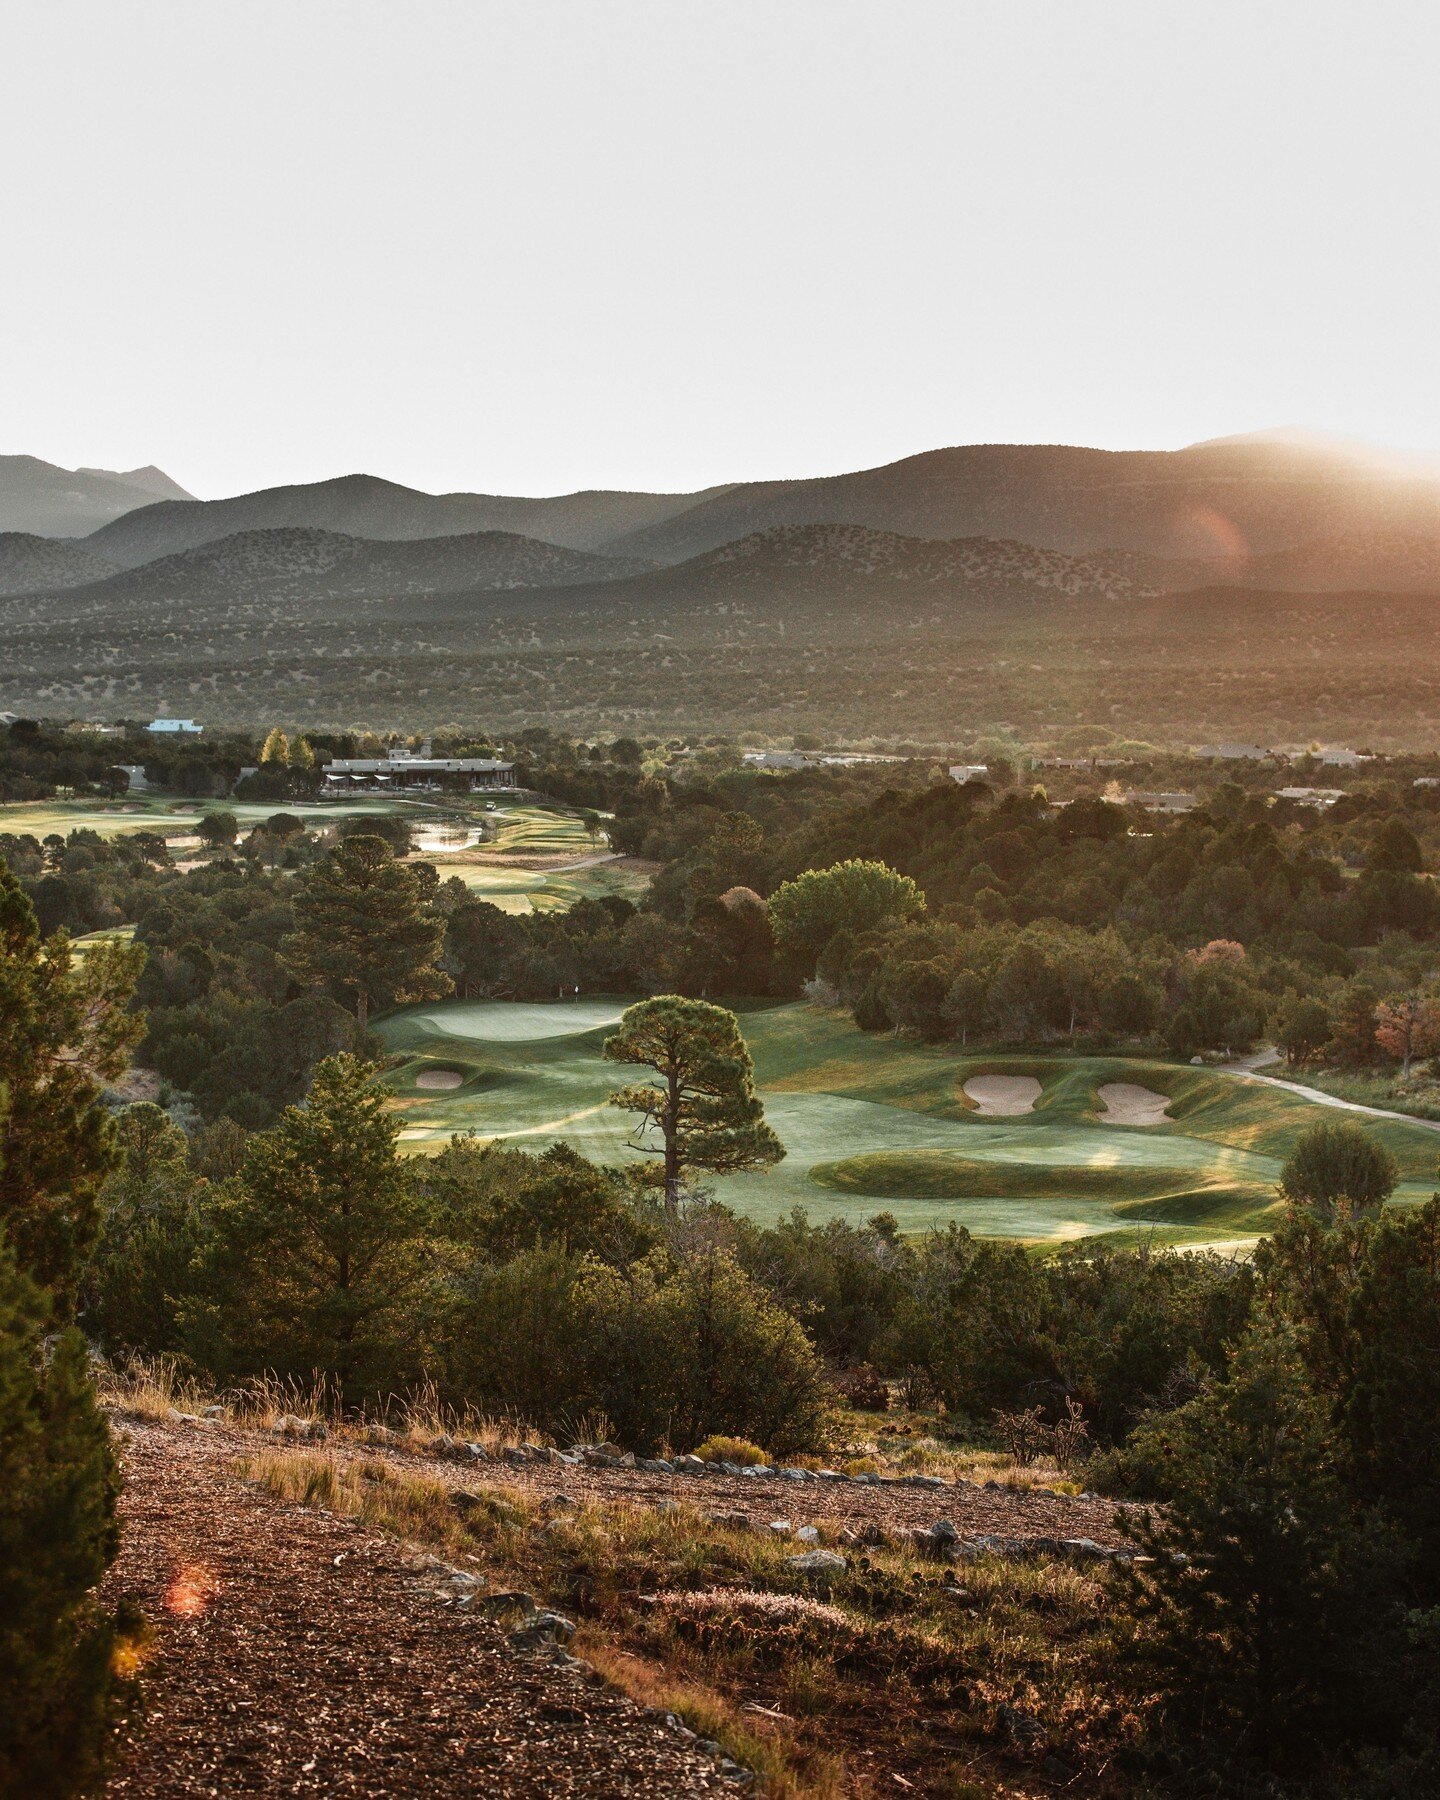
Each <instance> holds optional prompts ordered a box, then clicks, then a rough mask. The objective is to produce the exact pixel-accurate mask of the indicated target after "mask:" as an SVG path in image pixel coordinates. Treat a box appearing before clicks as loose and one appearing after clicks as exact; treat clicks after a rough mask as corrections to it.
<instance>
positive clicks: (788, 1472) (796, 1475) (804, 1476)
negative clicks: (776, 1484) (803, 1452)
mask: <svg viewBox="0 0 1440 1800" xmlns="http://www.w3.org/2000/svg"><path fill="white" fill-rule="evenodd" d="M777 1473H778V1474H779V1476H780V1479H781V1480H782V1481H808V1480H809V1479H810V1471H809V1470H808V1469H780V1470H778V1471H777Z"/></svg>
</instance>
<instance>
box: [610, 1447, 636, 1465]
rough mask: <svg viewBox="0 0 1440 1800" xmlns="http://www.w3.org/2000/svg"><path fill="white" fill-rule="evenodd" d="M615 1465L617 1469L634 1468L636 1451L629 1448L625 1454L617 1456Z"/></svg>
mask: <svg viewBox="0 0 1440 1800" xmlns="http://www.w3.org/2000/svg"><path fill="white" fill-rule="evenodd" d="M615 1467H616V1468H617V1469H633V1468H634V1467H635V1452H634V1451H633V1450H627V1451H625V1452H624V1454H623V1455H621V1456H618V1457H616V1459H615Z"/></svg>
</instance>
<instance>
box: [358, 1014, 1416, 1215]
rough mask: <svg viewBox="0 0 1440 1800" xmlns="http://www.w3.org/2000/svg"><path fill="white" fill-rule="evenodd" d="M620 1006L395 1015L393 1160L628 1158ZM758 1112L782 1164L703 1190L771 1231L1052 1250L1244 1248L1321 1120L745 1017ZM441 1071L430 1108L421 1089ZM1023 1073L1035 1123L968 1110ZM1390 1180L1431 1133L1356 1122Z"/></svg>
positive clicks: (1141, 1083) (1253, 1090)
mask: <svg viewBox="0 0 1440 1800" xmlns="http://www.w3.org/2000/svg"><path fill="white" fill-rule="evenodd" d="M625 1004H626V1002H625V1001H624V1000H623V999H618V998H617V999H610V998H608V997H600V998H597V997H595V996H589V997H587V998H586V999H584V1000H582V1001H579V1002H563V1003H558V1004H556V1005H554V1006H533V1005H532V1006H521V1005H511V1004H509V1003H506V1002H500V1001H492V1002H483V1003H475V1002H463V1001H452V1002H445V1003H441V1004H438V1005H430V1006H422V1007H413V1008H410V1009H407V1010H406V1011H404V1012H400V1013H396V1014H393V1015H392V1016H391V1017H390V1018H388V1019H386V1020H384V1021H383V1022H382V1023H381V1025H380V1027H379V1029H380V1032H381V1035H382V1036H383V1038H384V1040H385V1042H386V1045H387V1047H388V1048H389V1049H390V1051H391V1052H392V1053H393V1054H394V1055H395V1056H396V1057H397V1059H399V1060H398V1063H397V1067H396V1069H395V1072H394V1074H393V1076H392V1085H393V1087H394V1090H395V1095H396V1105H397V1107H398V1108H399V1110H400V1111H401V1112H402V1114H403V1137H402V1141H403V1143H404V1144H405V1146H406V1147H407V1148H409V1149H411V1150H413V1151H416V1152H423V1151H426V1150H431V1149H434V1148H436V1147H438V1145H440V1144H441V1143H443V1142H445V1141H446V1140H447V1139H448V1138H449V1137H450V1136H451V1135H452V1134H453V1133H455V1132H456V1131H474V1132H476V1133H478V1134H479V1135H480V1136H482V1137H486V1138H498V1137H505V1138H514V1139H518V1140H520V1141H522V1142H526V1143H530V1144H533V1145H537V1146H538V1145H543V1144H544V1143H547V1142H549V1141H550V1140H551V1139H553V1138H563V1139H564V1140H565V1141H566V1142H567V1143H570V1144H573V1145H574V1147H575V1148H576V1149H577V1150H579V1151H581V1152H582V1153H583V1154H584V1155H587V1156H590V1157H593V1158H594V1159H596V1160H597V1161H601V1162H610V1163H618V1162H625V1161H633V1160H635V1159H636V1156H637V1153H636V1152H635V1151H633V1150H631V1149H630V1148H628V1146H627V1131H628V1128H629V1120H628V1118H627V1117H626V1116H625V1115H623V1114H621V1113H619V1112H617V1111H616V1110H615V1109H614V1108H613V1107H610V1106H609V1105H608V1104H607V1096H608V1095H609V1094H610V1092H611V1091H612V1090H613V1089H614V1088H615V1087H616V1086H618V1085H619V1084H620V1075H621V1072H620V1071H619V1070H618V1069H616V1067H615V1066H614V1065H613V1064H607V1063H605V1062H604V1061H603V1060H602V1058H601V1054H600V1052H601V1046H602V1044H603V1043H604V1040H605V1037H606V1036H607V1035H608V1032H609V1030H610V1028H611V1022H612V1021H613V1020H614V1019H615V1018H617V1017H618V1016H619V1013H620V1011H621V1010H622V1009H623V1007H624V1005H625ZM741 1025H742V1028H743V1030H744V1032H745V1037H746V1040H747V1042H748V1043H749V1045H750V1050H751V1054H752V1056H753V1057H754V1059H755V1070H756V1081H757V1085H758V1086H759V1088H760V1091H761V1094H762V1096H763V1098H764V1101H765V1112H766V1117H767V1118H768V1119H769V1121H770V1123H771V1124H772V1125H773V1126H774V1128H775V1130H776V1131H777V1132H778V1133H779V1135H780V1138H781V1141H782V1142H783V1143H784V1145H785V1147H786V1152H787V1154H786V1158H785V1160H784V1161H783V1162H782V1163H780V1164H779V1166H778V1167H777V1168H775V1169H772V1170H770V1171H769V1172H768V1173H766V1174H763V1175H732V1176H727V1177H723V1178H721V1179H720V1180H718V1181H717V1182H716V1183H715V1187H716V1191H717V1193H718V1194H719V1196H720V1198H722V1199H723V1200H724V1201H725V1202H726V1203H727V1204H729V1205H731V1206H733V1207H735V1209H736V1210H737V1211H739V1212H742V1213H745V1214H747V1215H749V1216H750V1217H752V1218H755V1219H758V1220H762V1221H769V1220H774V1219H775V1218H777V1217H779V1216H780V1215H782V1214H783V1213H785V1212H788V1211H789V1210H790V1208H792V1207H794V1206H804V1207H806V1208H807V1210H808V1211H809V1212H810V1214H811V1216H812V1217H814V1218H817V1219H824V1218H832V1217H843V1218H848V1219H864V1218H867V1217H869V1216H870V1214H872V1213H874V1212H878V1211H881V1210H884V1211H888V1212H891V1213H893V1214H894V1215H895V1216H896V1218H897V1219H898V1220H899V1222H900V1224H901V1225H902V1227H903V1228H904V1229H906V1230H910V1231H914V1230H921V1229H925V1228H928V1227H930V1226H932V1225H943V1224H945V1223H946V1222H948V1221H950V1220H955V1221H957V1222H959V1223H963V1224H964V1225H966V1226H967V1227H968V1228H969V1229H970V1230H971V1231H973V1232H975V1233H976V1234H977V1235H980V1236H992V1237H1015V1238H1021V1239H1025V1240H1030V1241H1037V1242H1051V1243H1055V1242H1061V1241H1064V1240H1065V1239H1068V1238H1076V1237H1084V1236H1090V1235H1093V1234H1096V1233H1106V1234H1110V1235H1112V1237H1113V1238H1114V1239H1115V1240H1116V1241H1133V1240H1135V1239H1136V1238H1138V1237H1140V1236H1153V1237H1155V1238H1156V1239H1158V1240H1160V1241H1167V1242H1174V1243H1192V1244H1195V1243H1222V1242H1223V1243H1225V1244H1231V1243H1237V1242H1238V1243H1243V1242H1246V1241H1250V1240H1253V1238H1254V1237H1255V1236H1256V1235H1258V1234H1259V1233H1261V1232H1263V1231H1264V1230H1265V1229H1266V1228H1267V1224H1268V1222H1269V1220H1270V1219H1272V1218H1273V1217H1274V1216H1275V1207H1276V1202H1275V1185H1276V1182H1277V1180H1278V1178H1279V1173H1280V1166H1281V1164H1282V1162H1283V1161H1284V1158H1285V1156H1286V1155H1287V1154H1288V1152H1289V1150H1290V1148H1291V1146H1292V1145H1293V1143H1294V1141H1295V1139H1296V1137H1297V1136H1298V1134H1299V1133H1300V1132H1301V1131H1302V1130H1303V1129H1304V1128H1305V1127H1306V1126H1307V1125H1309V1124H1311V1123H1313V1122H1314V1121H1315V1119H1316V1118H1318V1117H1330V1118H1333V1117H1335V1116H1336V1115H1335V1114H1334V1113H1333V1112H1330V1113H1324V1112H1322V1109H1321V1108H1319V1107H1318V1106H1317V1105H1316V1104H1314V1103H1313V1102H1311V1101H1308V1100H1306V1099H1304V1098H1302V1097H1300V1096H1298V1095H1294V1094H1287V1093H1284V1092H1282V1091H1281V1090H1279V1089H1276V1088H1270V1087H1266V1086H1264V1085H1263V1084H1262V1083H1259V1082H1252V1081H1247V1080H1244V1079H1242V1078H1239V1077H1236V1076H1233V1075H1227V1074H1222V1073H1217V1072H1214V1071H1211V1070H1205V1069H1194V1068H1189V1067H1182V1066H1177V1065H1174V1064H1169V1063H1159V1062H1148V1061H1141V1060H1125V1059H1121V1058H1107V1057H1069V1058H1067V1057H1060V1056H1056V1057H1031V1058H1014V1057H1011V1058H995V1057H963V1056H961V1057H957V1056H956V1055H955V1054H954V1053H953V1052H952V1051H951V1050H948V1049H946V1048H943V1047H933V1046H929V1045H924V1044H917V1043H913V1042H908V1041H904V1040H897V1039H895V1038H892V1037H888V1036H885V1037H871V1036H867V1035H866V1034H865V1033H864V1032H861V1031H858V1030H857V1029H856V1028H855V1026H854V1025H853V1024H852V1023H851V1022H850V1020H849V1017H848V1015H845V1014H843V1013H839V1012H832V1011H828V1010H825V1009H822V1008H817V1007H812V1006H806V1005H798V1004H792V1005H781V1006H775V1005H767V1004H763V1003H751V1004H749V1005H748V1006H742V1009H741ZM426 1069H430V1070H432V1071H433V1070H442V1069H443V1070H446V1071H454V1072H456V1073H458V1074H459V1075H460V1076H461V1081H460V1085H459V1086H458V1087H455V1088H450V1089H448V1090H445V1091H443V1092H435V1091H431V1090H428V1089H424V1088H418V1087H417V1086H416V1077H417V1076H418V1075H420V1074H422V1073H423V1072H424V1071H425V1070H426ZM977 1075H990V1076H995V1075H1000V1076H1015V1075H1029V1076H1032V1077H1034V1078H1035V1079H1036V1080H1038V1081H1039V1083H1040V1095H1039V1098H1038V1100H1037V1101H1036V1103H1035V1108H1034V1111H1033V1112H1029V1113H1024V1114H1021V1115H1019V1116H1012V1117H1004V1118H990V1117H985V1116H983V1115H982V1114H981V1113H979V1112H978V1111H977V1110H976V1108H975V1106H974V1104H973V1103H972V1102H971V1101H970V1100H969V1099H967V1098H966V1096H965V1094H964V1091H963V1090H964V1084H965V1082H966V1081H967V1080H969V1079H970V1078H971V1077H972V1076H977ZM1118 1082H1123V1083H1128V1084H1131V1085H1132V1086H1135V1087H1141V1088H1145V1089H1148V1090H1150V1091H1151V1092H1152V1093H1156V1094H1161V1095H1164V1096H1166V1097H1167V1098H1168V1100H1169V1103H1170V1105H1169V1111H1170V1116H1169V1117H1168V1118H1167V1119H1166V1120H1165V1121H1164V1122H1163V1123H1161V1124H1156V1125H1144V1126H1141V1125H1124V1124H1115V1123H1110V1122H1107V1120H1106V1117H1105V1112H1106V1107H1105V1103H1104V1102H1103V1101H1102V1100H1101V1099H1100V1097H1099V1095H1098V1092H1097V1090H1098V1089H1100V1088H1101V1087H1103V1086H1105V1085H1107V1084H1109V1083H1118ZM1365 1124H1366V1128H1367V1129H1369V1130H1373V1131H1374V1134H1375V1136H1376V1137H1377V1138H1379V1139H1380V1140H1381V1141H1382V1142H1383V1143H1385V1144H1386V1145H1387V1146H1388V1147H1389V1149H1390V1151H1391V1152H1392V1154H1393V1155H1394V1156H1395V1158H1396V1160H1397V1162H1398V1163H1399V1165H1400V1169H1401V1173H1402V1176H1403V1178H1404V1179H1403V1184H1402V1187H1401V1189H1400V1192H1399V1194H1398V1195H1397V1198H1398V1199H1399V1200H1401V1201H1415V1200H1420V1199H1424V1198H1428V1196H1429V1194H1430V1193H1431V1191H1432V1190H1433V1187H1434V1172H1435V1165H1436V1157H1437V1153H1440V1137H1437V1135H1436V1134H1435V1133H1433V1132H1429V1131H1426V1130H1425V1129H1424V1128H1423V1127H1420V1126H1415V1125H1409V1124H1406V1123H1404V1122H1400V1121H1389V1120H1386V1121H1380V1120H1370V1121H1365Z"/></svg>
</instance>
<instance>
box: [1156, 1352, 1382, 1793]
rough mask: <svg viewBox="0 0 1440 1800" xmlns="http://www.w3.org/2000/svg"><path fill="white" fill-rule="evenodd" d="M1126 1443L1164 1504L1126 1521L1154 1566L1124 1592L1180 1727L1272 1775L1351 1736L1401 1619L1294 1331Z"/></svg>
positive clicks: (1240, 1358) (1244, 1357) (1238, 1361)
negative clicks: (1382, 1644) (1201, 1733)
mask: <svg viewBox="0 0 1440 1800" xmlns="http://www.w3.org/2000/svg"><path fill="white" fill-rule="evenodd" d="M1134 1448H1135V1453H1136V1454H1137V1455H1139V1456H1140V1457H1142V1458H1144V1459H1146V1460H1148V1461H1149V1462H1150V1464H1151V1466H1152V1467H1153V1468H1154V1469H1156V1470H1157V1471H1158V1473H1159V1477H1160V1486H1161V1491H1162V1492H1163V1494H1164V1496H1165V1500H1166V1505H1165V1508H1164V1510H1163V1511H1162V1512H1160V1513H1158V1514H1155V1515H1152V1516H1148V1517H1144V1516H1141V1517H1135V1518H1132V1519H1130V1520H1129V1525H1130V1528H1131V1531H1132V1535H1134V1537H1135V1538H1136V1540H1137V1542H1138V1543H1139V1544H1140V1546H1141V1547H1142V1549H1144V1550H1145V1551H1147V1552H1148V1553H1149V1555H1150V1556H1151V1557H1152V1558H1153V1560H1152V1561H1149V1562H1146V1563H1141V1564H1137V1565H1134V1567H1133V1569H1132V1573H1131V1583H1132V1598H1133V1600H1134V1603H1135V1607H1136V1612H1137V1616H1138V1618H1139V1621H1140V1624H1141V1628H1142V1633H1143V1637H1144V1643H1145V1648H1146V1650H1147V1652H1148V1655H1149V1657H1150V1659H1151V1660H1152V1662H1153V1664H1154V1666H1155V1668H1156V1669H1157V1670H1158V1672H1159V1675H1160V1679H1161V1686H1162V1690H1163V1691H1164V1692H1165V1694H1166V1696H1167V1705H1168V1709H1169V1712H1170V1714H1171V1715H1172V1717H1173V1719H1174V1720H1175V1721H1176V1722H1177V1723H1178V1722H1181V1721H1184V1722H1186V1723H1187V1724H1190V1723H1203V1726H1204V1729H1205V1732H1206V1734H1207V1735H1211V1736H1213V1737H1215V1738H1216V1739H1218V1740H1222V1741H1224V1742H1225V1743H1227V1744H1228V1746H1229V1748H1230V1751H1231V1752H1232V1753H1234V1754H1238V1755H1240V1756H1242V1757H1247V1758H1252V1757H1253V1758H1254V1759H1255V1760H1257V1761H1258V1762H1260V1763H1261V1764H1262V1765H1264V1766H1267V1767H1273V1766H1275V1765H1276V1764H1277V1763H1279V1762H1280V1761H1281V1760H1284V1761H1286V1762H1292V1761H1293V1760H1294V1758H1295V1757H1296V1756H1297V1755H1304V1754H1306V1753H1307V1752H1308V1751H1313V1750H1314V1749H1315V1748H1316V1746H1317V1745H1318V1744H1319V1742H1321V1741H1322V1740H1323V1739H1324V1738H1325V1737H1326V1736H1329V1735H1332V1734H1334V1733H1335V1732H1336V1731H1337V1730H1339V1731H1341V1732H1342V1733H1343V1731H1344V1730H1346V1729H1350V1728H1353V1726H1354V1723H1355V1719H1354V1715H1355V1714H1356V1713H1357V1712H1359V1711H1360V1710H1362V1709H1363V1708H1364V1706H1365V1704H1366V1698H1367V1696H1366V1693H1365V1689H1366V1687H1367V1669H1369V1668H1371V1667H1373V1666H1375V1665H1376V1660H1377V1659H1375V1658H1373V1657H1372V1655H1371V1651H1372V1649H1373V1647H1374V1646H1375V1645H1376V1643H1377V1642H1378V1641H1379V1639H1380V1638H1381V1637H1382V1635H1383V1633H1384V1632H1385V1630H1386V1628H1387V1627H1389V1626H1391V1625H1392V1624H1393V1623H1394V1620H1393V1619H1392V1617H1391V1615H1390V1613H1389V1609H1388V1608H1387V1604H1386V1585H1387V1584H1386V1580H1385V1575H1386V1573H1387V1571H1386V1566H1385V1564H1386V1558H1385V1552H1384V1546H1383V1544H1382V1543H1381V1542H1380V1541H1379V1540H1377V1538H1376V1537H1375V1536H1374V1535H1373V1534H1372V1533H1371V1532H1370V1531H1369V1530H1367V1528H1366V1525H1365V1521H1364V1520H1363V1518H1362V1517H1361V1516H1360V1515H1359V1514H1357V1512H1356V1511H1355V1509H1354V1507H1353V1506H1352V1504H1351V1503H1350V1501H1349V1499H1348V1497H1347V1495H1346V1493H1345V1491H1344V1488H1343V1486H1342V1484H1341V1482H1340V1480H1339V1479H1338V1476H1337V1470H1336V1466H1335V1455H1334V1450H1333V1448H1332V1443H1331V1427H1330V1414H1329V1408H1328V1406H1327V1405H1326V1404H1325V1402H1324V1400H1323V1399H1322V1398H1321V1397H1319V1396H1318V1395H1317V1394H1316V1393H1315V1392H1314V1390H1313V1389H1312V1387H1311V1385H1310V1383H1309V1379H1308V1377H1307V1375H1306V1373H1305V1369H1304V1365H1303V1364H1302V1362H1301V1361H1300V1358H1299V1355H1298V1353H1297V1351H1296V1347H1295V1344H1294V1341H1293V1339H1292V1338H1291V1337H1290V1335H1289V1334H1288V1333H1287V1332H1285V1331H1284V1330H1283V1329H1276V1328H1274V1327H1261V1328H1257V1329H1256V1330H1254V1331H1252V1333H1251V1334H1250V1335H1249V1336H1248V1337H1247V1338H1246V1339H1245V1340H1244V1341H1243V1342H1242V1344H1241V1345H1240V1346H1239V1348H1238V1349H1237V1351H1236V1353H1235V1356H1234V1358H1233V1360H1232V1363H1231V1366H1230V1369H1229V1371H1228V1373H1227V1376H1226V1378H1225V1379H1224V1380H1223V1381H1222V1382H1219V1383H1218V1384H1216V1386H1215V1387H1214V1388H1212V1389H1211V1390H1210V1391H1208V1392H1206V1393H1204V1394H1202V1395H1200V1396H1199V1397H1198V1398H1196V1399H1194V1400H1192V1401H1190V1402H1189V1404H1188V1405H1186V1406H1183V1407H1181V1408H1180V1409H1179V1410H1178V1411H1177V1412H1173V1413H1170V1414H1167V1415H1164V1416H1162V1417H1160V1418H1159V1419H1157V1420H1156V1421H1154V1422H1152V1423H1151V1424H1149V1425H1147V1426H1145V1427H1143V1428H1142V1429H1141V1430H1140V1431H1139V1432H1138V1433H1137V1434H1136V1437H1135V1440H1134ZM1347 1715H1348V1716H1347ZM1342 1720H1343V1721H1344V1723H1343V1724H1342Z"/></svg>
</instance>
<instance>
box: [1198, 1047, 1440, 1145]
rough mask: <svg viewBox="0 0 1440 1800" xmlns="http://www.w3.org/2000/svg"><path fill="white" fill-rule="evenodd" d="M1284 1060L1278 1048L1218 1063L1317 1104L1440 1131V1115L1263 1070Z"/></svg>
mask: <svg viewBox="0 0 1440 1800" xmlns="http://www.w3.org/2000/svg"><path fill="white" fill-rule="evenodd" d="M1279 1061H1280V1052H1279V1051H1278V1050H1270V1049H1267V1050H1261V1051H1258V1052H1256V1053H1255V1054H1254V1055H1252V1056H1239V1057H1236V1058H1235V1059H1234V1060H1233V1061H1232V1062H1228V1063H1220V1064H1219V1065H1217V1073H1219V1074H1221V1075H1235V1076H1238V1077H1239V1078H1240V1079H1241V1080H1242V1081H1262V1082H1264V1084H1265V1086H1266V1087H1273V1088H1283V1089H1284V1091H1285V1092H1286V1093H1287V1094H1300V1095H1301V1096H1303V1098H1304V1099H1306V1100H1313V1101H1314V1102H1315V1103H1316V1105H1317V1106H1333V1107H1336V1108H1338V1110H1339V1111H1341V1112H1351V1113H1359V1114H1361V1115H1362V1117H1365V1118H1370V1119H1398V1120H1399V1121H1400V1123H1401V1124H1402V1125H1418V1126H1420V1127H1421V1129H1422V1130H1424V1131H1440V1119H1422V1118H1420V1117H1419V1115H1418V1114H1416V1113H1407V1112H1395V1111H1393V1110H1392V1109H1391V1108H1390V1107H1388V1106H1365V1105H1364V1104H1362V1102H1360V1101H1359V1100H1342V1099H1341V1098H1340V1096H1339V1095H1338V1094H1327V1093H1326V1092H1325V1090H1324V1088H1315V1087H1306V1086H1305V1085H1304V1083H1303V1082H1299V1081H1286V1080H1285V1079H1284V1078H1283V1077H1282V1076H1280V1075H1262V1074H1261V1073H1260V1071H1261V1070H1262V1069H1264V1068H1268V1067H1269V1066H1270V1064H1272V1063H1277V1062H1279Z"/></svg>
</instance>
